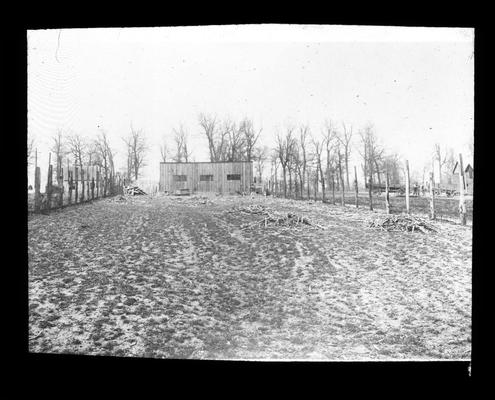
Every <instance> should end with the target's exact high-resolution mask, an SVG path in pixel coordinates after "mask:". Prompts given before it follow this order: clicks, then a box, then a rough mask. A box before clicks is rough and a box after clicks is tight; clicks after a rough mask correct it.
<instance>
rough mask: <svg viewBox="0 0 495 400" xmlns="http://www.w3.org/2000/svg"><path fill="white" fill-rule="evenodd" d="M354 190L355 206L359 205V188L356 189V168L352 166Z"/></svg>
mask: <svg viewBox="0 0 495 400" xmlns="http://www.w3.org/2000/svg"><path fill="white" fill-rule="evenodd" d="M354 190H355V192H356V193H355V194H356V208H358V207H359V189H358V180H357V170H356V166H354Z"/></svg>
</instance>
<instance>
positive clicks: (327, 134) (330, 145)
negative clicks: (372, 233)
mask: <svg viewBox="0 0 495 400" xmlns="http://www.w3.org/2000/svg"><path fill="white" fill-rule="evenodd" d="M324 129H325V130H324V143H325V150H326V160H327V163H326V176H327V183H328V185H329V184H330V182H331V183H332V203H335V165H334V164H335V163H336V162H335V154H334V151H335V148H336V145H337V144H338V140H337V131H336V130H335V128H334V126H333V123H332V121H331V120H326V121H325V128H324Z"/></svg>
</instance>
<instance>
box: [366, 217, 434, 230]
mask: <svg viewBox="0 0 495 400" xmlns="http://www.w3.org/2000/svg"><path fill="white" fill-rule="evenodd" d="M368 227H370V228H378V229H381V230H384V231H402V232H415V231H420V232H423V233H427V232H429V231H431V232H436V229H435V228H434V227H433V225H431V224H430V223H428V221H426V220H425V219H423V218H420V217H415V216H412V215H407V214H400V215H387V216H385V217H381V218H378V219H374V220H372V221H369V222H368Z"/></svg>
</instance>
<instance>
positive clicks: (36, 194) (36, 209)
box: [34, 166, 41, 213]
mask: <svg viewBox="0 0 495 400" xmlns="http://www.w3.org/2000/svg"><path fill="white" fill-rule="evenodd" d="M40 181H41V176H40V167H38V166H36V167H35V170H34V212H35V213H39V212H40V208H41V207H40V184H41V182H40Z"/></svg>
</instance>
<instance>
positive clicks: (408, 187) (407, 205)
mask: <svg viewBox="0 0 495 400" xmlns="http://www.w3.org/2000/svg"><path fill="white" fill-rule="evenodd" d="M409 191H410V183H409V161H408V160H406V213H407V214H409V213H410V210H409Z"/></svg>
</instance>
